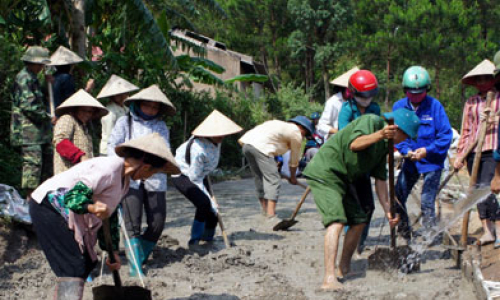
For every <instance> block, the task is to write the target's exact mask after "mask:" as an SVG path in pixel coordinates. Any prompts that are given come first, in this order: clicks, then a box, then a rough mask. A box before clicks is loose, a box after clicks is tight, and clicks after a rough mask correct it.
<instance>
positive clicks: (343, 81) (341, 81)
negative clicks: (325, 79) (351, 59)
mask: <svg viewBox="0 0 500 300" xmlns="http://www.w3.org/2000/svg"><path fill="white" fill-rule="evenodd" d="M357 71H359V68H358V67H354V68H352V69H350V70H349V71H347V72H345V73H344V74H342V75H340V76H339V77H337V78H335V79H334V80H332V81H330V83H331V84H333V85H336V86H341V87H345V88H347V87H348V86H349V78H351V75H352V74H354V73H356V72H357Z"/></svg>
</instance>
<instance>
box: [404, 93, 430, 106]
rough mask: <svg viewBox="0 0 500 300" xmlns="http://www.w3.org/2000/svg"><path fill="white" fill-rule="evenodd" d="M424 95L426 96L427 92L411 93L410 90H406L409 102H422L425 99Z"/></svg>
mask: <svg viewBox="0 0 500 300" xmlns="http://www.w3.org/2000/svg"><path fill="white" fill-rule="evenodd" d="M425 96H427V92H423V93H419V94H412V93H410V92H406V97H408V99H410V102H411V103H414V104H417V103H420V102H422V101H423V100H424V99H425Z"/></svg>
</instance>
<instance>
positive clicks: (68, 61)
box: [49, 46, 83, 66]
mask: <svg viewBox="0 0 500 300" xmlns="http://www.w3.org/2000/svg"><path fill="white" fill-rule="evenodd" d="M82 61H83V59H82V58H81V57H80V56H78V54H76V53H75V52H73V51H71V50H69V49H68V48H66V47H64V46H59V48H57V50H56V52H54V54H52V56H51V57H50V64H49V66H64V65H73V64H77V63H81V62H82Z"/></svg>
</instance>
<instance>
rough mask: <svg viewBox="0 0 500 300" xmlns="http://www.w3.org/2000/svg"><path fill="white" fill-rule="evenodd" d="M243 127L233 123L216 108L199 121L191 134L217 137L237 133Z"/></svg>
mask: <svg viewBox="0 0 500 300" xmlns="http://www.w3.org/2000/svg"><path fill="white" fill-rule="evenodd" d="M242 130H243V128H241V127H240V126H238V124H236V123H234V122H233V121H232V120H231V119H229V118H228V117H226V116H225V115H223V114H222V113H221V112H219V111H218V110H216V109H214V111H213V112H212V113H211V114H210V115H209V116H208V117H206V118H205V120H203V122H201V124H200V125H198V127H196V129H195V130H193V132H192V134H193V135H195V136H199V137H217V136H226V135H231V134H235V133H238V132H240V131H242Z"/></svg>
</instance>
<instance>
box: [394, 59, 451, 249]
mask: <svg viewBox="0 0 500 300" xmlns="http://www.w3.org/2000/svg"><path fill="white" fill-rule="evenodd" d="M430 87H431V80H430V76H429V73H428V72H427V71H426V70H425V69H424V68H422V67H419V66H413V67H410V68H409V69H407V70H406V71H405V73H404V75H403V88H404V91H405V93H406V96H407V97H405V98H403V99H400V100H398V101H397V102H396V103H394V106H393V107H392V110H393V111H396V110H398V109H401V108H406V109H410V110H413V111H415V112H416V114H417V116H418V117H419V118H420V128H419V130H418V137H417V139H416V140H412V139H407V140H406V141H404V142H402V143H399V144H398V145H397V146H396V148H397V150H398V151H399V152H400V153H401V154H402V155H405V156H407V157H408V159H405V162H404V164H403V167H402V170H401V173H400V175H399V176H398V179H397V183H396V190H395V192H396V197H397V198H398V200H399V202H400V203H401V204H402V206H400V207H398V213H399V214H400V216H401V222H400V224H399V226H398V233H399V234H400V235H401V236H402V237H403V238H405V239H406V240H409V239H410V238H411V228H410V224H409V220H408V214H407V212H406V201H407V199H408V195H409V194H410V193H411V190H412V189H413V187H414V185H415V183H416V182H417V181H418V179H419V178H420V176H421V175H423V180H424V184H423V187H422V198H421V201H422V202H421V203H422V205H421V209H422V225H423V227H424V228H426V229H428V228H430V227H432V226H434V225H435V223H436V221H435V220H436V213H435V204H434V203H435V199H436V194H437V189H438V187H439V182H440V179H441V172H442V170H443V167H444V164H443V163H444V161H445V159H446V155H447V151H448V149H449V148H450V144H451V140H452V136H453V133H452V130H451V126H450V122H449V120H448V116H447V115H446V112H445V110H444V107H443V106H442V105H441V103H440V102H439V101H438V100H437V99H435V98H433V97H431V96H429V95H427V92H428V91H429V90H430Z"/></svg>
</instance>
